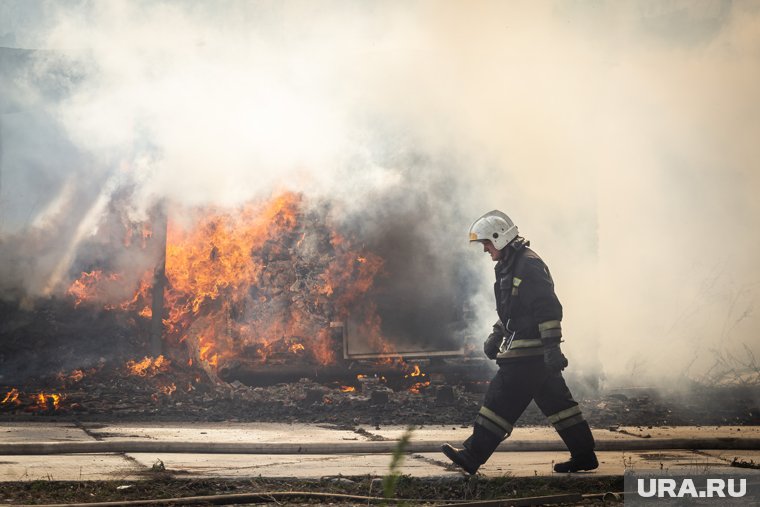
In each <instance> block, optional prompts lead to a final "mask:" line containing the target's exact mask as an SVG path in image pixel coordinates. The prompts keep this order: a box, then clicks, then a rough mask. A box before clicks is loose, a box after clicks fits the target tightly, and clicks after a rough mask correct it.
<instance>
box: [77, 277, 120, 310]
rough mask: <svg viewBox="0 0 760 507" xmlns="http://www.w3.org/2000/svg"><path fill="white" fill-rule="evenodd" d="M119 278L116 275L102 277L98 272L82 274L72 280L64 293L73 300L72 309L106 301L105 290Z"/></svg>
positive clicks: (117, 281)
mask: <svg viewBox="0 0 760 507" xmlns="http://www.w3.org/2000/svg"><path fill="white" fill-rule="evenodd" d="M120 281H121V276H120V275H118V274H116V273H111V274H108V275H104V274H103V272H102V271H100V270H94V271H90V272H89V273H82V276H80V277H79V279H77V280H74V282H73V283H72V284H71V286H70V287H69V288H68V290H67V291H66V294H67V295H69V296H72V297H73V298H74V307H75V308H76V307H78V306H79V305H81V304H82V303H86V302H96V301H104V300H108V295H107V290H108V287H109V285H110V284H109V282H116V283H119V282H120Z"/></svg>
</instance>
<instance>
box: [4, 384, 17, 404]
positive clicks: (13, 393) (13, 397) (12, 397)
mask: <svg viewBox="0 0 760 507" xmlns="http://www.w3.org/2000/svg"><path fill="white" fill-rule="evenodd" d="M18 394H19V393H18V389H16V388H15V387H14V388H13V389H11V390H10V391H8V393H7V394H6V395H5V398H3V401H1V402H0V404H3V405H5V404H6V403H13V404H14V405H21V401H20V400H19V399H18Z"/></svg>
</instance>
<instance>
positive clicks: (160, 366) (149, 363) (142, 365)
mask: <svg viewBox="0 0 760 507" xmlns="http://www.w3.org/2000/svg"><path fill="white" fill-rule="evenodd" d="M169 364H171V361H169V360H168V359H165V358H164V356H163V355H160V356H158V357H157V358H155V359H153V358H151V357H148V356H145V358H143V360H142V361H132V360H129V361H127V364H126V366H127V370H129V374H130V375H137V376H138V377H146V376H150V377H152V376H154V375H156V374H157V373H158V372H159V371H166V369H167V368H168V367H169Z"/></svg>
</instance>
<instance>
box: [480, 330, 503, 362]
mask: <svg viewBox="0 0 760 507" xmlns="http://www.w3.org/2000/svg"><path fill="white" fill-rule="evenodd" d="M503 339H504V336H502V335H501V334H499V333H491V334H489V335H488V338H486V341H485V342H484V343H483V352H485V353H486V357H487V358H488V359H496V354H498V353H499V347H500V346H501V342H502V340H503Z"/></svg>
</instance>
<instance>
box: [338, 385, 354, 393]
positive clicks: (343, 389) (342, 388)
mask: <svg viewBox="0 0 760 507" xmlns="http://www.w3.org/2000/svg"><path fill="white" fill-rule="evenodd" d="M340 391H341V392H342V393H353V392H354V391H356V388H355V387H354V386H340Z"/></svg>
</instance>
